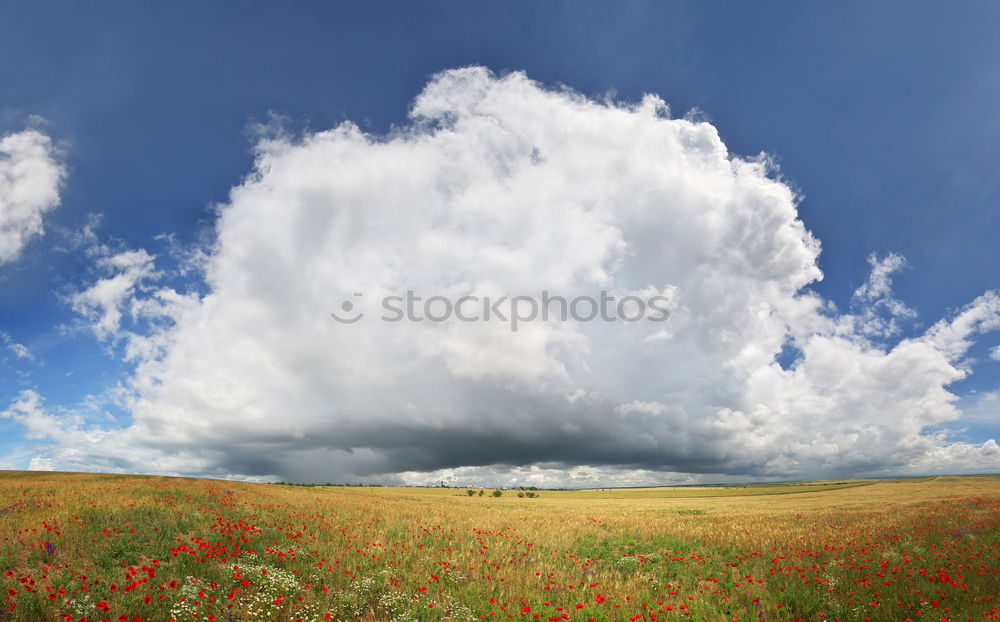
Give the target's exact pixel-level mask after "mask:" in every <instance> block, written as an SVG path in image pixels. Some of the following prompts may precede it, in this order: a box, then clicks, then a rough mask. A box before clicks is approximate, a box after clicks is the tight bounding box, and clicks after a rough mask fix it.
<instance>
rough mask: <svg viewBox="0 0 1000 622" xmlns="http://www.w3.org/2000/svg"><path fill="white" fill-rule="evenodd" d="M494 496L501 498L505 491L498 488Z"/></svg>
mask: <svg viewBox="0 0 1000 622" xmlns="http://www.w3.org/2000/svg"><path fill="white" fill-rule="evenodd" d="M492 494H493V496H494V497H499V496H501V495H503V491H502V490H500V489H499V488H497V489H496V490H494V491H493V493H492Z"/></svg>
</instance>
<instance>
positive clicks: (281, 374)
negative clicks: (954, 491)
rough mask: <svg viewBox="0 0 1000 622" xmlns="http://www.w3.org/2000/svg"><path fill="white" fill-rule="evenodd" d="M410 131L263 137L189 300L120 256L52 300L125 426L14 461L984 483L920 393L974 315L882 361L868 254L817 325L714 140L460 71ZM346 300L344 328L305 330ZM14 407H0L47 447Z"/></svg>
mask: <svg viewBox="0 0 1000 622" xmlns="http://www.w3.org/2000/svg"><path fill="white" fill-rule="evenodd" d="M411 117H412V122H411V124H410V125H408V126H406V127H403V128H397V129H396V130H394V131H393V132H392V133H390V134H389V135H386V136H373V135H369V134H366V133H365V132H363V131H362V130H361V129H359V128H358V127H357V126H355V125H354V124H352V123H344V124H342V125H340V126H338V127H336V128H334V129H331V130H329V131H323V132H317V133H312V134H308V135H306V136H302V137H297V138H292V137H288V136H284V135H280V134H279V135H276V136H272V137H270V138H267V139H264V140H262V141H261V142H260V143H259V144H258V146H257V159H256V164H255V166H254V170H253V171H252V172H251V174H250V175H248V177H247V178H246V180H245V181H244V182H243V183H241V184H240V185H239V186H237V187H235V188H233V189H232V192H231V194H230V197H229V200H228V202H227V203H226V204H224V205H222V206H220V207H219V209H218V217H217V222H216V229H215V233H216V236H215V241H214V244H213V246H212V247H211V248H210V249H208V250H207V255H205V256H204V257H202V258H201V261H200V264H199V265H202V266H203V270H204V291H203V292H201V293H192V292H177V291H174V290H173V289H171V288H169V287H167V286H165V285H163V284H162V283H161V282H160V277H162V276H163V275H162V273H160V272H158V271H157V270H156V269H155V267H154V265H155V261H156V258H155V257H153V256H152V255H149V254H147V253H145V252H144V251H122V252H121V253H110V252H104V253H103V254H102V253H98V254H99V256H100V257H99V259H98V261H99V264H100V265H99V267H100V269H101V271H102V274H101V276H100V278H99V279H97V280H96V281H95V282H94V283H93V284H92V285H90V286H88V287H86V288H84V289H82V290H81V291H80V292H79V293H78V294H77V295H76V296H75V297H74V298H73V299H72V303H73V306H74V308H76V309H77V310H78V311H79V312H80V313H81V314H82V315H83V316H84V317H85V318H88V320H89V321H90V322H91V323H92V326H93V327H94V330H95V334H96V335H97V336H98V337H99V338H101V339H105V340H108V341H110V342H116V343H124V344H125V345H124V346H123V348H124V354H123V356H124V357H126V358H127V359H128V360H131V361H132V362H133V363H134V366H135V367H134V373H133V374H132V376H131V377H130V378H128V379H127V380H126V381H125V382H123V386H122V389H123V391H122V397H121V406H122V407H123V408H125V409H126V410H127V411H128V412H129V413H130V415H131V416H132V423H131V424H130V425H129V426H128V427H126V428H124V429H121V430H107V431H94V430H87V431H85V432H84V431H82V430H76V431H73V432H62V433H61V434H62V435H63V438H62V440H61V441H60V442H58V443H56V444H54V445H52V446H49V447H45V448H41V449H40V450H39V454H38V458H39V460H41V461H43V462H44V464H47V465H56V466H58V467H60V468H84V469H100V470H130V469H133V470H147V471H148V470H154V471H157V472H170V473H207V474H214V475H221V476H228V475H233V474H236V475H240V476H246V477H265V478H266V477H271V478H279V479H299V480H311V481H331V480H340V481H344V480H352V481H364V480H389V479H392V480H393V481H411V482H412V481H431V482H434V481H438V479H447V480H448V481H452V482H457V483H461V482H460V481H459V480H462V478H465V480H467V481H469V482H482V483H486V482H488V481H501V482H511V481H512V480H516V479H518V478H521V479H524V480H527V481H530V482H532V483H535V484H543V483H545V482H554V483H562V484H564V485H566V484H573V483H574V482H575V483H578V484H579V483H587V484H588V485H594V484H595V483H598V482H600V481H601V478H602V477H603V478H605V479H606V481H609V482H615V483H618V484H621V483H627V482H636V481H641V483H651V482H654V481H664V482H677V481H691V478H692V477H694V478H698V477H702V475H694V476H691V475H682V474H685V473H686V474H722V475H724V476H729V477H737V476H756V477H765V476H774V477H779V476H784V477H789V476H794V477H799V476H810V475H825V474H833V473H837V474H840V473H856V474H861V473H882V472H889V471H892V472H905V471H908V470H914V469H921V468H929V467H928V465H935V466H936V467H938V466H940V465H951V466H948V467H947V468H948V469H949V470H959V469H958V468H956V466H955V465H959V467H961V465H969V464H972V462H971V461H973V460H974V461H975V464H976V465H981V466H982V468H987V469H989V468H992V469H994V470H995V469H997V468H998V467H1000V457H998V456H997V454H996V452H995V451H994V449H995V447H996V445H995V443H994V444H992V445H991V444H989V443H986V444H983V445H981V446H970V445H966V444H959V443H953V442H950V441H949V440H948V439H947V438H946V437H942V436H941V435H940V434H930V433H928V432H926V431H925V430H926V429H927V428H928V427H930V426H934V425H937V424H940V423H942V422H947V421H951V420H954V419H956V418H958V417H960V415H961V413H960V411H959V410H958V409H957V408H956V406H955V404H954V402H955V400H956V397H955V396H954V395H953V394H952V393H950V392H949V391H948V389H947V387H948V386H949V385H950V384H951V383H953V382H955V381H956V380H959V379H961V378H963V377H965V376H966V375H968V374H969V373H971V367H970V366H971V363H970V362H969V361H968V360H967V358H966V353H967V351H968V348H969V347H971V345H972V344H973V343H975V340H976V339H977V337H978V336H979V335H981V334H983V333H984V332H987V331H992V330H995V329H996V328H998V327H1000V298H998V297H997V295H996V294H994V293H986V294H984V295H983V296H981V297H980V298H978V299H976V300H975V301H973V302H972V303H970V304H969V305H968V306H967V307H966V308H965V309H962V310H961V311H960V312H958V313H956V314H955V315H954V316H952V317H948V318H945V319H943V320H941V321H939V322H938V323H936V324H934V325H933V326H932V327H931V328H930V329H929V330H927V331H926V332H925V333H923V334H919V335H914V336H910V337H907V338H902V339H899V340H898V342H897V343H895V345H893V346H891V347H889V346H887V345H885V344H884V343H883V342H882V341H881V338H882V337H885V336H888V335H890V334H896V333H897V332H898V331H899V325H898V323H893V322H896V321H897V320H898V319H901V318H906V317H910V316H912V311H911V310H910V309H909V308H908V307H906V306H905V305H904V304H903V303H901V302H898V301H896V300H895V299H894V298H893V296H892V292H891V275H892V274H893V273H894V272H895V271H897V270H898V269H899V268H900V267H902V265H903V259H902V258H901V257H899V256H897V255H889V256H887V257H885V258H882V259H879V258H877V257H873V258H872V260H871V262H872V273H871V276H870V278H869V280H868V281H867V282H866V284H865V285H864V286H862V287H861V288H860V289H859V290H858V291H857V292H856V293H855V296H854V307H853V308H852V310H851V312H850V313H848V314H838V313H837V312H835V311H833V310H832V306H831V305H830V304H829V303H828V302H826V301H825V300H823V299H822V298H820V297H819V296H818V295H817V294H815V293H813V292H812V291H811V290H810V289H809V285H810V284H811V283H814V282H816V281H817V280H819V279H821V278H822V274H821V272H820V270H819V268H818V265H817V258H818V256H819V253H820V244H819V242H818V240H816V239H815V238H814V237H813V236H812V235H811V234H810V233H809V231H808V230H807V229H806V227H805V225H804V224H803V222H802V221H801V220H800V219H799V217H798V212H797V209H796V206H797V201H798V197H797V196H796V195H795V193H794V192H793V191H792V190H791V189H790V188H789V187H788V186H787V185H786V184H784V183H783V182H782V181H780V180H779V179H778V178H777V176H776V175H775V174H774V170H773V167H772V165H771V164H770V162H769V161H768V160H767V158H765V157H752V158H745V157H739V156H737V155H734V154H732V153H730V152H729V151H728V150H727V148H726V145H725V144H724V143H723V141H722V140H721V139H720V137H719V135H718V132H717V131H716V128H715V127H713V126H712V125H711V124H709V123H707V122H697V121H692V120H689V119H678V118H671V116H670V114H669V111H668V108H667V106H666V104H665V103H664V102H663V101H661V100H660V99H659V98H657V97H655V96H648V97H646V98H644V99H643V100H642V101H641V102H639V103H635V104H621V103H604V102H597V101H593V100H590V99H587V98H585V97H583V96H581V95H579V94H576V93H573V92H570V91H568V90H551V89H546V88H544V87H542V86H540V85H539V84H537V83H535V82H533V81H531V80H529V79H528V78H527V77H526V76H525V75H524V74H521V73H512V74H508V75H504V76H496V75H494V74H492V73H490V72H489V71H487V70H485V69H482V68H466V69H459V70H453V71H447V72H444V73H441V74H439V75H437V76H435V77H434V78H433V79H432V80H431V82H430V83H429V84H428V85H427V87H426V88H425V89H424V91H423V92H422V93H421V94H420V95H419V96H418V97H417V99H416V100H415V102H414V104H413V107H412V110H411ZM408 290H409V291H413V292H416V293H417V294H418V295H421V296H422V297H424V298H426V297H430V296H434V295H440V296H445V297H447V298H448V299H450V300H457V299H458V298H460V297H462V296H476V297H479V298H483V297H486V296H490V297H494V298H496V297H500V296H517V295H525V296H536V297H537V296H538V295H539V294H540V293H541V292H543V291H548V292H550V293H551V294H553V295H560V296H563V297H565V298H567V299H572V298H574V297H581V296H597V294H598V292H599V291H600V290H605V291H606V292H608V293H609V294H610V295H613V296H615V297H616V298H621V297H622V296H625V295H630V294H631V295H640V294H641V295H643V296H648V295H660V296H662V297H663V299H664V300H666V301H668V302H667V304H668V305H669V311H670V317H669V319H668V321H666V322H662V323H655V322H649V321H640V322H632V323H629V322H622V321H617V322H612V321H603V320H600V319H595V320H593V321H589V322H585V321H576V320H572V319H569V320H566V321H562V320H560V319H558V318H550V319H549V320H548V321H544V322H543V321H533V322H525V323H522V325H521V326H520V327H519V329H518V330H517V331H516V332H515V331H512V330H511V327H510V324H509V323H508V322H503V321H498V320H494V321H475V322H461V321H456V320H454V318H453V319H452V320H451V321H449V322H429V321H424V322H405V321H404V322H396V323H391V322H384V321H381V320H380V319H379V317H380V315H381V312H382V309H381V307H380V302H379V301H381V300H382V299H383V297H385V296H393V295H403V294H404V293H405V292H406V291H408ZM345 301H348V302H351V305H346V306H345V304H344V303H345ZM345 308H346V309H348V310H349V311H350V312H351V313H364V314H365V315H364V317H363V318H361V319H360V320H359V321H358V322H357V323H354V324H342V323H339V322H337V321H335V320H333V319H332V318H331V317H330V313H331V312H338V313H340V312H343V311H344V310H345ZM503 309H507V310H508V311H509V306H508V307H501V310H503ZM880 322H881V323H880ZM788 346H791V347H794V348H797V349H798V350H799V351H800V352H801V356H800V357H799V358H798V360H797V362H796V363H795V364H794V365H793V366H792V367H791V368H789V369H785V368H783V367H782V366H781V365H779V363H778V362H777V357H778V355H779V354H780V353H781V351H782V349H783V348H784V347H788ZM36 397H37V396H33V395H25V396H23V397H22V399H21V401H20V406H15V407H12V408H11V409H8V411H7V413H8V414H7V415H6V416H8V417H13V418H16V419H18V420H21V421H24V422H25V424H26V425H29V427H31V429H32V430H33V433H34V434H38V435H42V434H50V435H52V436H58V434H60V433H59V432H50V430H51V424H50V420H49V419H48V418H47V417H48V416H51V415H49V414H47V411H45V409H44V408H43V405H42V404H41V403H40V402H39V401H38V400H37V399H36ZM98 437H99V438H100V442H101V445H100V446H99V447H98V446H95V445H92V444H90V443H91V441H92V440H93V439H95V438H98ZM40 463H41V462H40ZM940 468H946V467H943V466H941V467H940ZM970 468H971V467H970ZM976 468H979V466H977V467H976Z"/></svg>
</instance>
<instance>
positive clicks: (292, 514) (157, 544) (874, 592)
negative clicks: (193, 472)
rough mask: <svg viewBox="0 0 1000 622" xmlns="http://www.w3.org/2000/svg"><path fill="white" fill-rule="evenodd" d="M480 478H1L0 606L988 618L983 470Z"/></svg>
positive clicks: (312, 614) (185, 615)
mask: <svg viewBox="0 0 1000 622" xmlns="http://www.w3.org/2000/svg"><path fill="white" fill-rule="evenodd" d="M485 492H486V494H484V495H482V496H480V495H479V494H478V492H477V494H475V495H473V496H469V495H468V494H467V491H466V490H464V489H453V488H422V489H416V488H347V487H333V486H317V487H303V486H282V485H267V484H247V483H239V482H228V481H215V480H194V479H176V478H158V477H142V476H115V475H85V474H64V473H21V472H0V581H2V583H3V585H2V594H3V597H4V599H5V600H4V603H3V608H2V613H0V622H8V621H11V620H25V621H38V620H60V619H65V620H78V621H83V620H89V621H95V622H96V621H98V620H108V621H115V620H117V621H130V622H138V621H140V620H142V621H149V620H155V621H165V620H175V621H176V622H191V621H194V620H198V621H203V620H209V621H212V622H223V621H224V622H230V621H247V620H303V621H313V620H363V621H366V622H381V621H389V620H399V621H402V620H423V621H430V620H456V621H465V620H470V621H471V620H482V619H486V620H489V619H495V620H499V619H517V620H549V621H555V620H580V621H587V620H596V621H610V620H630V621H634V620H644V621H646V620H648V621H652V622H660V621H664V620H680V619H688V620H709V621H715V620H726V621H731V620H740V621H743V620H768V621H770V620H843V621H848V620H851V621H853V620H859V621H861V620H872V621H877V622H882V621H895V620H981V619H997V618H998V617H1000V614H998V610H997V604H998V601H1000V477H996V476H966V477H934V478H923V479H909V480H879V481H874V482H869V481H863V480H850V481H838V482H804V483H800V484H791V485H780V486H779V485H769V486H748V487H741V486H727V487H714V488H710V487H697V488H666V489H656V488H649V489H629V490H592V491H539V493H538V495H539V496H538V497H536V498H528V497H527V496H524V497H519V496H517V491H504V493H503V495H502V496H500V497H493V496H492V495H491V494H490V493H491V492H492V491H490V490H487V491H485Z"/></svg>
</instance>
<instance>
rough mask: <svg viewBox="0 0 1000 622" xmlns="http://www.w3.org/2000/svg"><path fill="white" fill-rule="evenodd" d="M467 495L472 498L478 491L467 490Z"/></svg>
mask: <svg viewBox="0 0 1000 622" xmlns="http://www.w3.org/2000/svg"><path fill="white" fill-rule="evenodd" d="M465 494H467V495H469V496H470V497H471V496H473V495H474V494H476V491H475V490H472V489H471V488H470V489H469V490H466V491H465Z"/></svg>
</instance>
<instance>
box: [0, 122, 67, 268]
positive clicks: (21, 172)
mask: <svg viewBox="0 0 1000 622" xmlns="http://www.w3.org/2000/svg"><path fill="white" fill-rule="evenodd" d="M65 174H66V171H65V168H64V167H63V165H62V164H61V163H60V161H59V157H58V153H57V152H56V150H55V148H54V147H53V145H52V140H51V139H50V138H49V137H48V136H46V135H44V134H42V133H40V132H38V131H36V130H25V131H22V132H17V133H13V134H7V135H6V136H3V137H0V265H2V264H5V263H9V262H12V261H14V260H15V259H17V258H18V256H20V254H21V251H22V249H23V248H24V247H25V245H26V244H27V243H28V242H29V241H30V240H31V239H32V238H35V237H38V236H40V235H42V233H44V227H43V222H42V221H43V217H44V215H45V213H46V212H48V211H50V210H52V209H53V208H55V207H56V206H57V205H58V204H59V185H60V183H61V181H62V179H63V177H64V176H65Z"/></svg>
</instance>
